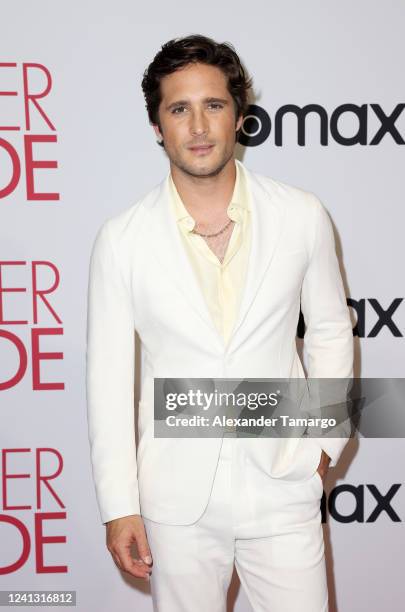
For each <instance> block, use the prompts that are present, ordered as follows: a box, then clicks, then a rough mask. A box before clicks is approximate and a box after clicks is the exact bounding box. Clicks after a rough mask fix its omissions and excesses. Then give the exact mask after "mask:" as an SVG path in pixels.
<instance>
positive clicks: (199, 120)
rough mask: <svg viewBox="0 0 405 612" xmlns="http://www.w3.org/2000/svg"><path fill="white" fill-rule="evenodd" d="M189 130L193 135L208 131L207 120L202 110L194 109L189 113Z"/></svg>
mask: <svg viewBox="0 0 405 612" xmlns="http://www.w3.org/2000/svg"><path fill="white" fill-rule="evenodd" d="M190 131H191V133H192V134H193V135H194V134H196V135H201V134H205V133H206V132H207V131H208V120H207V117H206V116H205V114H204V112H203V111H194V112H193V113H192V114H191V120H190Z"/></svg>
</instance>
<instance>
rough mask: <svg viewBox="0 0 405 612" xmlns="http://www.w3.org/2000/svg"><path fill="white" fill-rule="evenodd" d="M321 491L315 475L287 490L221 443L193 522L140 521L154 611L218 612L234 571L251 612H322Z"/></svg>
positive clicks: (234, 445)
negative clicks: (212, 476)
mask: <svg viewBox="0 0 405 612" xmlns="http://www.w3.org/2000/svg"><path fill="white" fill-rule="evenodd" d="M322 492H323V486H322V480H321V477H320V476H319V474H318V473H317V472H316V473H315V474H314V475H313V476H312V477H311V478H309V479H308V480H306V481H300V482H295V483H294V482H292V481H280V480H278V479H273V478H271V477H269V476H268V475H267V474H265V473H264V472H262V471H261V470H259V469H258V468H257V467H255V466H253V465H252V464H251V463H250V462H249V459H248V457H246V455H245V454H244V452H243V451H242V449H241V447H239V445H238V439H236V438H233V439H232V438H227V437H225V438H224V440H223V444H222V448H221V453H220V457H219V461H218V466H217V470H216V474H215V479H214V482H213V487H212V490H211V495H210V498H209V501H208V504H207V507H206V508H205V510H204V512H203V514H202V516H201V517H200V518H199V519H198V520H197V521H196V522H195V523H193V524H191V525H166V524H163V523H157V522H154V521H151V520H149V519H147V518H146V517H144V523H145V529H146V534H147V537H148V542H149V546H150V548H151V552H152V556H153V568H152V575H151V591H152V600H153V609H154V611H155V612H225V611H226V597H227V591H228V587H229V583H230V580H231V577H232V572H233V567H234V564H235V567H236V571H237V573H238V575H239V578H240V581H241V584H242V588H243V589H244V590H245V592H246V595H247V597H248V599H249V601H250V603H251V606H252V609H253V610H254V612H327V610H328V591H327V584H326V570H325V555H324V540H323V530H322V522H321V509H320V500H321V497H322Z"/></svg>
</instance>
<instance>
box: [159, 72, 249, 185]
mask: <svg viewBox="0 0 405 612" xmlns="http://www.w3.org/2000/svg"><path fill="white" fill-rule="evenodd" d="M160 87H161V94H162V102H161V104H160V106H159V119H160V126H161V131H160V130H159V127H158V126H157V125H155V126H154V129H155V132H156V135H157V136H159V137H163V139H164V147H165V150H166V153H167V155H168V157H169V159H170V162H171V164H174V165H175V166H176V167H177V168H179V169H180V170H182V171H183V172H185V173H186V174H189V175H191V176H200V177H203V176H213V175H215V174H218V173H219V172H220V171H221V170H222V168H223V167H224V166H225V164H226V163H227V162H228V161H229V160H230V159H232V158H233V152H234V148H235V131H237V130H238V129H239V128H240V126H241V125H242V121H243V117H242V116H241V117H239V119H238V122H237V123H236V117H235V106H234V102H233V99H232V96H231V94H230V93H229V92H228V89H227V86H226V76H225V75H224V73H223V72H222V71H221V70H220V69H219V68H217V67H215V66H209V65H206V64H188V65H187V66H185V67H183V68H181V69H179V70H176V72H173V73H172V74H169V75H167V76H165V77H164V78H163V79H162V80H161V83H160ZM198 145H200V146H201V145H205V147H206V148H198ZM207 145H209V147H208V148H207Z"/></svg>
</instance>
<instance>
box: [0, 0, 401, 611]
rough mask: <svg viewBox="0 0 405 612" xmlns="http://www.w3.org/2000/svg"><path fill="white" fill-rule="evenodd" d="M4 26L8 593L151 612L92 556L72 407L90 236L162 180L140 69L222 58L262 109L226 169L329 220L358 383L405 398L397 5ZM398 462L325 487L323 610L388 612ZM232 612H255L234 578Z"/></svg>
mask: <svg viewBox="0 0 405 612" xmlns="http://www.w3.org/2000/svg"><path fill="white" fill-rule="evenodd" d="M0 11H1V24H2V27H1V36H0V402H1V406H0V419H1V421H0V436H1V438H0V452H1V461H0V483H1V487H0V590H1V591H8V590H13V591H15V590H21V591H39V590H41V591H75V593H76V599H75V603H76V608H77V609H79V610H83V611H86V612H88V611H92V610H94V611H97V612H107V611H108V612H109V611H110V610H111V609H112V608H113V607H114V608H115V609H117V610H131V609H133V610H138V611H139V612H147V611H151V610H152V600H151V595H150V590H149V586H148V585H146V584H145V583H144V582H143V581H137V580H135V579H132V578H131V577H130V576H128V575H126V574H124V573H121V572H120V571H119V570H118V568H117V567H116V566H115V564H114V562H113V560H112V558H111V556H110V553H109V552H108V550H107V548H106V546H105V527H104V526H103V525H102V524H101V520H100V516H99V512H98V508H97V505H96V498H95V492H94V486H93V481H92V475H91V465H90V456H89V446H88V438H87V419H86V398H85V351H86V308H87V282H88V266H89V257H90V252H91V247H92V244H93V241H94V238H95V235H96V232H97V230H98V228H99V227H100V225H101V224H102V223H103V221H104V220H105V219H106V218H107V217H109V216H112V215H114V214H116V213H119V212H120V211H122V210H124V209H125V208H128V207H129V206H131V205H132V204H134V203H135V202H136V201H137V200H138V199H139V198H140V197H141V196H142V195H144V194H145V193H146V192H147V191H149V190H150V189H151V188H152V187H153V186H155V185H156V184H157V183H158V182H159V181H161V180H162V178H163V177H164V176H165V174H166V172H167V170H168V161H167V158H166V156H165V153H164V151H163V150H162V148H161V147H159V146H158V145H157V144H156V140H155V134H154V132H153V129H152V127H151V126H150V125H149V123H148V118H147V114H146V110H145V102H144V99H143V96H142V90H141V79H142V74H143V71H144V70H145V68H146V67H147V65H148V64H149V62H150V61H151V60H152V59H153V57H154V55H155V54H156V52H157V51H158V50H159V49H160V47H161V45H162V44H163V43H164V42H166V41H168V40H170V39H172V38H175V37H180V36H185V35H188V34H193V33H200V34H204V35H206V36H210V37H212V38H214V39H215V40H217V41H221V42H224V41H227V42H230V43H231V44H233V45H234V47H235V49H236V51H237V52H238V53H239V55H240V57H241V59H242V61H243V63H244V64H245V66H246V67H247V69H248V71H249V74H250V75H251V76H252V77H253V94H254V95H253V97H252V100H251V106H250V108H249V113H248V115H247V116H246V117H245V121H244V125H243V130H242V133H241V136H240V142H239V143H238V145H237V148H236V156H237V157H238V159H240V160H241V161H243V162H244V163H245V164H246V165H247V166H248V167H249V168H250V169H252V170H253V171H256V172H260V173H262V174H266V175H268V176H271V177H273V178H275V179H277V180H281V181H284V182H287V183H290V184H292V185H295V186H298V187H301V188H303V189H307V190H309V191H312V192H314V193H315V194H316V195H317V196H318V197H319V198H320V199H321V200H322V202H323V203H324V205H325V206H326V208H327V209H328V211H329V213H330V216H331V218H332V220H333V224H334V230H335V236H336V245H337V251H338V255H339V260H340V264H341V269H342V275H343V279H344V283H345V289H346V295H347V300H348V304H349V306H350V311H351V315H352V321H353V333H354V342H355V353H356V364H355V376H356V377H364V378H384V377H386V378H391V377H392V378H403V377H404V376H405V348H404V334H405V275H404V263H405V261H404V253H405V249H404V235H403V232H404V224H405V211H404V195H405V189H404V167H405V163H404V162H405V156H404V153H405V146H404V145H405V110H404V108H405V96H404V93H405V92H404V88H403V78H402V74H403V58H404V52H405V39H404V37H403V23H404V18H405V6H404V3H403V2H392V1H388V2H385V3H384V4H382V3H379V2H370V1H365V0H361V1H359V2H356V3H355V4H353V3H352V2H348V1H347V0H343V1H342V2H339V3H325V2H320V1H319V2H318V1H313V0H310V1H308V2H305V3H302V2H299V1H298V0H296V1H287V2H283V3H281V2H266V3H265V2H259V1H258V0H253V2H250V3H249V4H248V5H245V4H242V3H240V4H239V3H226V2H225V3H224V4H221V5H220V4H218V3H217V2H213V1H212V0H207V2H205V3H204V4H203V5H201V6H199V7H198V10H196V7H193V6H192V5H190V3H187V2H184V0H179V2H177V3H175V4H171V3H165V2H163V1H162V0H158V1H157V2H156V3H153V4H149V5H145V4H136V3H135V2H131V1H129V0H128V1H124V0H121V1H120V0H118V1H114V2H106V1H95V0H88V1H83V2H68V1H67V0H61V1H60V2H57V3H55V2H50V1H49V2H45V1H41V0H39V1H37V2H35V3H29V2H22V1H20V0H14V1H11V0H9V1H7V0H1V2H0ZM300 341H301V340H300V339H299V338H298V339H297V342H298V343H299V342H300ZM141 350H142V347H139V351H141ZM381 409H382V410H383V409H384V404H383V403H382V404H381ZM404 410H405V401H404ZM404 462H405V447H404V441H403V439H402V438H390V439H388V438H379V439H378V438H373V439H371V438H367V439H366V438H363V437H361V436H358V437H357V438H356V439H353V440H350V442H349V444H348V445H347V447H346V449H345V451H344V453H343V455H342V458H341V460H340V461H339V464H338V465H337V466H336V467H335V468H333V469H331V470H330V471H329V474H328V478H327V482H326V486H325V492H324V497H323V500H322V508H323V528H324V535H325V547H326V555H327V563H328V580H329V593H330V602H331V603H330V609H331V610H333V611H339V612H353V611H356V612H362V611H366V610H367V612H374V611H375V612H377V611H380V610H381V609H383V606H387V609H393V610H399V609H400V607H401V605H402V602H403V597H404V595H405V589H404V584H403V578H402V568H403V565H404V561H405V554H404V544H403V542H404V537H405V528H404V521H405V494H404V469H403V466H404ZM388 606H389V608H388ZM42 607H44V604H42ZM229 609H230V610H231V609H232V610H235V611H236V612H250V611H251V607H250V605H249V603H248V600H247V598H246V595H245V593H244V592H243V590H242V588H241V587H240V585H239V582H238V579H237V576H236V575H234V577H233V581H232V586H231V589H230V594H229Z"/></svg>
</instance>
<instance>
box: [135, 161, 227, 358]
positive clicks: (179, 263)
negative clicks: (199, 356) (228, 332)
mask: <svg viewBox="0 0 405 612" xmlns="http://www.w3.org/2000/svg"><path fill="white" fill-rule="evenodd" d="M169 176H170V171H169V172H168V174H167V176H166V178H165V179H164V180H163V181H162V182H161V183H160V186H159V187H160V188H159V190H158V195H157V198H156V199H155V200H154V202H153V205H152V207H151V208H150V209H149V227H147V228H145V229H146V231H147V232H148V233H149V237H148V242H149V245H150V246H151V253H152V255H154V256H155V257H156V259H158V261H159V263H160V265H161V266H162V267H163V268H164V270H165V271H166V273H167V274H168V275H169V276H170V278H171V279H172V281H173V283H174V284H175V285H176V287H177V289H178V290H179V291H181V293H182V294H183V297H184V298H185V299H186V300H187V301H188V303H189V305H190V306H191V307H192V308H193V309H194V310H195V311H196V312H197V313H198V315H199V316H200V318H201V319H202V320H203V321H204V323H205V324H206V325H207V326H208V327H209V328H210V329H211V331H212V332H213V333H214V335H215V337H216V340H217V342H218V343H219V345H220V347H221V349H222V350H223V348H224V346H225V344H224V341H223V339H222V337H221V335H220V333H219V332H218V330H217V328H216V326H215V324H214V321H213V320H212V318H211V313H210V311H209V309H208V305H207V303H206V301H205V298H204V294H203V292H202V289H201V287H200V285H199V283H198V279H197V278H196V276H195V273H194V270H193V267H192V264H191V262H190V260H189V258H188V255H187V252H186V250H185V248H184V245H183V243H182V240H181V235H180V232H179V228H178V227H177V222H176V219H175V218H174V216H173V214H172V211H171V209H170V201H169V197H170V194H169Z"/></svg>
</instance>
